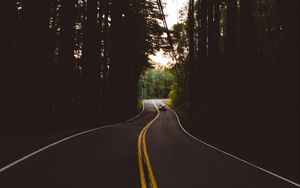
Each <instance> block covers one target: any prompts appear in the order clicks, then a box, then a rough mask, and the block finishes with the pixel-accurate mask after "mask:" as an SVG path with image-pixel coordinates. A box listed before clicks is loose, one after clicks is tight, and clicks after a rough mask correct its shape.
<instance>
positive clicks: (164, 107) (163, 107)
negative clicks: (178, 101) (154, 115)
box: [158, 105, 167, 111]
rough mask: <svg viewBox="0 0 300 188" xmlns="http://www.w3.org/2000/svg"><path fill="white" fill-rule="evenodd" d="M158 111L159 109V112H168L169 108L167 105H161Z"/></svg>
mask: <svg viewBox="0 0 300 188" xmlns="http://www.w3.org/2000/svg"><path fill="white" fill-rule="evenodd" d="M158 109H159V111H167V108H166V106H165V105H160V106H159V108H158Z"/></svg>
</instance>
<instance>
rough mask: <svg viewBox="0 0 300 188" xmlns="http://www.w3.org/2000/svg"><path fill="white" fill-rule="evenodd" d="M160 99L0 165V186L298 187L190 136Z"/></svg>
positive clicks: (88, 187)
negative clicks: (128, 116)
mask: <svg viewBox="0 0 300 188" xmlns="http://www.w3.org/2000/svg"><path fill="white" fill-rule="evenodd" d="M161 103H162V101H161V100H154V101H150V100H146V101H144V111H143V112H142V113H141V114H140V115H139V116H138V117H137V118H135V119H133V120H130V121H128V122H123V123H119V124H115V125H113V126H108V127H105V128H100V129H97V130H93V131H90V132H86V133H84V134H80V135H77V136H74V137H71V138H68V139H66V140H63V141H61V142H58V143H56V144H53V145H52V146H50V147H45V148H44V149H42V150H41V151H39V152H36V153H33V154H32V155H30V156H28V157H25V158H24V160H20V161H17V162H16V163H14V164H12V165H10V166H7V168H5V169H3V168H2V169H0V188H19V187H26V188H27V187H28V188H29V187H30V188H48V187H49V188H50V187H51V188H77V187H80V188H90V187H91V188H93V187H97V188H138V187H143V188H144V187H145V186H146V187H151V186H149V185H152V187H160V188H177V187H178V188H235V187H237V188H247V187H251V188H260V187H261V188H277V187H278V188H285V187H287V188H288V187H297V185H293V184H291V183H288V182H286V181H284V180H282V179H280V178H278V177H275V176H273V175H270V174H268V173H266V172H264V171H262V170H259V169H257V168H254V167H253V166H250V165H248V164H245V163H244V162H241V161H239V160H237V159H235V158H233V157H230V156H228V155H226V154H224V153H222V152H219V151H217V150H215V149H213V148H211V147H209V146H207V145H205V144H203V143H200V142H198V141H196V140H195V139H193V138H191V137H190V136H188V135H187V134H186V133H184V132H183V130H182V129H181V128H180V125H179V123H178V121H177V118H176V115H175V114H174V113H173V111H172V110H170V109H168V110H167V111H161V112H159V111H158V110H157V108H156V107H155V106H154V105H153V104H155V105H156V106H157V105H159V104H161ZM143 179H144V180H143ZM142 181H145V182H144V183H145V184H143V183H141V182H142Z"/></svg>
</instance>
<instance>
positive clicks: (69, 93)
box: [1, 0, 166, 127]
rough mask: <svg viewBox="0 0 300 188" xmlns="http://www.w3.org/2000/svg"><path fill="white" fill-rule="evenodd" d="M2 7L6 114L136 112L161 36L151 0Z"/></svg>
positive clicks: (71, 0) (66, 118)
mask: <svg viewBox="0 0 300 188" xmlns="http://www.w3.org/2000/svg"><path fill="white" fill-rule="evenodd" d="M1 13H2V15H1V25H2V26H1V31H2V34H1V41H2V46H3V47H4V48H3V49H2V51H1V56H2V57H1V59H2V60H1V61H2V67H1V70H2V72H1V75H2V78H1V80H2V81H3V84H2V86H1V101H2V102H1V109H2V111H3V114H2V115H3V117H5V120H7V121H5V122H9V123H10V124H11V125H13V126H17V127H20V126H21V127H22V126H23V125H26V127H28V126H29V125H33V126H35V125H37V126H41V124H40V123H42V126H46V125H45V124H47V123H46V122H54V123H65V125H70V126H74V123H75V122H76V123H77V122H84V123H90V122H97V121H100V120H109V119H114V120H118V119H124V118H127V117H129V116H130V115H133V114H134V113H136V110H137V109H136V106H137V98H138V88H137V87H138V80H139V77H140V74H141V73H142V71H143V70H144V68H145V67H147V66H148V63H147V62H148V59H147V58H148V55H150V54H154V53H155V52H156V51H157V50H159V49H160V48H161V47H163V46H164V45H165V43H166V40H165V38H164V37H163V33H164V32H165V29H164V28H163V27H162V26H161V24H160V22H162V19H163V18H162V16H161V9H160V6H159V4H157V1H156V0H147V1H145V0H124V1H123V0H122V1H119V0H43V1H41V0H5V1H4V2H3V4H2V5H1ZM5 125H9V124H7V123H6V124H5Z"/></svg>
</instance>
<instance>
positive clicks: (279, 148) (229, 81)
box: [170, 0, 300, 181]
mask: <svg viewBox="0 0 300 188" xmlns="http://www.w3.org/2000/svg"><path fill="white" fill-rule="evenodd" d="M183 12H184V10H183ZM186 12H188V15H187V18H186V19H184V18H183V21H181V22H180V23H178V24H176V25H175V26H174V27H173V31H172V33H173V38H174V44H175V54H176V59H177V61H178V62H179V63H178V64H177V65H176V66H175V67H174V68H173V74H174V75H175V81H176V82H175V84H174V91H172V95H171V96H170V97H171V98H172V99H173V105H174V106H175V107H176V108H177V109H178V111H180V112H181V113H182V114H183V115H182V117H183V118H184V120H185V122H186V127H187V128H188V129H189V130H190V131H191V132H192V133H193V134H195V135H197V136H198V137H200V138H201V139H203V140H205V141H207V142H209V143H211V144H213V145H216V146H218V147H220V148H223V149H225V150H226V151H228V152H231V153H234V154H238V155H239V156H241V157H242V158H244V159H247V160H249V161H253V162H254V163H255V164H259V165H261V166H262V167H265V168H267V169H270V170H272V171H275V172H278V173H280V174H283V175H284V176H285V177H289V178H291V179H293V180H295V181H299V174H300V173H299V168H298V167H299V158H300V156H299V147H300V146H299V1H298V0H287V1H285V0H197V1H194V0H190V1H189V4H188V6H187V7H186ZM174 93H175V94H174Z"/></svg>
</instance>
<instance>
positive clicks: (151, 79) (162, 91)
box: [139, 68, 173, 99]
mask: <svg viewBox="0 0 300 188" xmlns="http://www.w3.org/2000/svg"><path fill="white" fill-rule="evenodd" d="M172 82H173V76H172V74H171V73H170V70H169V69H166V68H148V69H146V70H145V71H144V73H143V74H142V75H141V77H140V81H139V86H140V96H141V98H145V99H151V98H168V94H169V92H170V90H171V84H172Z"/></svg>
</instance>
